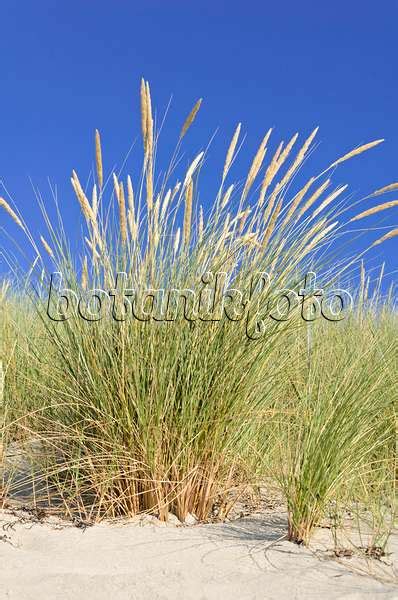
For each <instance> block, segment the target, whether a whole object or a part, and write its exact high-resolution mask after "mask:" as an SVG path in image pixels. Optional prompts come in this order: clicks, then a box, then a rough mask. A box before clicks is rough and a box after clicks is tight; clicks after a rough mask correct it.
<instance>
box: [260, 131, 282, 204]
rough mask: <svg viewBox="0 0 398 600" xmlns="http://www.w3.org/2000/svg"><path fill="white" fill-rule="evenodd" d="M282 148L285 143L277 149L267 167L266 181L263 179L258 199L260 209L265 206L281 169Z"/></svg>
mask: <svg viewBox="0 0 398 600" xmlns="http://www.w3.org/2000/svg"><path fill="white" fill-rule="evenodd" d="M282 148H283V142H281V143H280V144H279V146H278V147H277V149H276V151H275V154H274V156H273V157H272V159H271V162H270V164H269V165H268V167H267V170H266V171H265V175H264V179H263V182H262V184H261V188H260V195H259V198H258V206H259V207H261V206H262V205H263V204H264V199H265V195H266V193H267V190H268V188H269V186H270V185H271V183H272V181H273V179H274V177H275V175H276V174H277V172H278V169H279V167H280V163H279V157H280V154H281V152H282Z"/></svg>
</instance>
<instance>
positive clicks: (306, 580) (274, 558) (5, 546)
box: [0, 511, 398, 600]
mask: <svg viewBox="0 0 398 600" xmlns="http://www.w3.org/2000/svg"><path fill="white" fill-rule="evenodd" d="M285 532H286V518H285V515H283V514H282V513H272V514H269V515H258V516H256V515H254V516H251V517H246V518H244V519H240V520H238V521H234V522H231V523H224V524H217V525H198V526H194V527H175V526H165V525H163V526H160V525H159V524H155V521H154V522H153V524H151V523H149V524H148V523H147V522H145V524H144V525H142V523H141V524H140V523H137V522H121V523H116V524H108V523H107V524H100V525H96V526H93V527H88V528H86V529H81V528H78V527H75V526H72V525H71V524H62V523H61V522H60V521H58V520H57V519H55V518H52V517H51V518H49V519H47V520H46V521H45V522H43V523H32V522H31V521H29V520H28V519H26V520H25V521H24V520H23V519H22V522H21V515H20V514H19V515H18V516H16V515H12V514H10V513H9V512H7V511H3V512H1V513H0V536H1V542H0V564H1V575H0V597H1V598H2V599H3V598H4V599H5V598H11V599H18V600H37V599H40V600H58V599H59V600H61V599H62V600H69V599H70V600H72V599H73V600H79V599H85V600H109V599H112V600H127V599H128V600H133V599H134V600H135V599H137V600H141V599H142V600H157V599H166V598H167V599H169V598H170V599H173V600H179V599H181V600H205V599H209V600H210V599H211V600H213V599H214V600H216V599H217V600H218V599H223V600H235V599H236V600H245V599H247V600H249V599H250V600H251V599H253V600H254V599H262V600H264V599H267V600H268V599H272V600H274V599H275V600H284V599H286V600H288V599H289V600H292V599H303V600H304V599H305V600H310V599H314V600H315V599H316V600H319V599H320V598H322V599H323V598H327V599H329V598H330V599H337V598H344V599H350V600H354V599H358V600H359V599H362V598H369V599H373V598H383V599H384V598H389V599H393V598H398V587H396V586H394V585H393V584H392V583H381V582H380V581H377V580H375V579H372V578H370V577H367V576H362V575H360V574H358V573H353V572H352V567H353V566H354V562H353V560H354V559H345V563H344V564H339V563H338V562H336V561H335V560H329V559H327V560H325V554H322V552H320V551H319V549H320V548H322V547H324V548H325V547H326V546H327V543H326V542H325V540H324V542H325V543H326V546H325V545H324V546H322V543H324V542H322V535H326V533H324V532H321V535H320V536H318V537H319V540H320V542H318V545H317V548H318V554H317V555H315V554H314V550H308V549H305V548H301V547H298V546H295V545H294V544H291V543H289V542H287V541H286V540H284V539H283V536H284V535H285ZM393 544H394V545H396V539H394V540H393ZM322 556H323V560H322V558H321V557H322ZM375 562H376V561H372V563H375ZM390 562H391V557H390ZM362 566H363V565H362ZM376 568H377V569H379V567H378V566H377V567H376ZM379 571H380V569H379ZM380 572H381V571H380ZM386 572H387V571H386ZM390 572H391V570H390Z"/></svg>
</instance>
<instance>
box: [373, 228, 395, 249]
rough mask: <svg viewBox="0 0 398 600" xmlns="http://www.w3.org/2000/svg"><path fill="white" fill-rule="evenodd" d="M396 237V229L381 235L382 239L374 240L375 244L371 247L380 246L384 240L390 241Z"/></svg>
mask: <svg viewBox="0 0 398 600" xmlns="http://www.w3.org/2000/svg"><path fill="white" fill-rule="evenodd" d="M397 235H398V229H392V230H391V231H389V232H388V233H386V234H385V235H383V237H381V238H379V239H378V240H376V241H375V242H373V244H372V247H373V246H378V245H379V244H382V243H383V242H385V241H386V240H390V239H391V238H393V237H396V236H397Z"/></svg>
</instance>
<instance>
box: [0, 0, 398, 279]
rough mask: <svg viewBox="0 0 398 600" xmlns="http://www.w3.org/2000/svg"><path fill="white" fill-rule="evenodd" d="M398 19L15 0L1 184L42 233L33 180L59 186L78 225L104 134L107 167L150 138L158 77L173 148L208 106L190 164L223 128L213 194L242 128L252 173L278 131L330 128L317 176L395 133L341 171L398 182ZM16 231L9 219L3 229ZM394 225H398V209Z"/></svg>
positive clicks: (9, 23) (3, 62) (363, 185)
mask: <svg viewBox="0 0 398 600" xmlns="http://www.w3.org/2000/svg"><path fill="white" fill-rule="evenodd" d="M397 23H398V2H396V1H389V0H386V1H384V2H374V1H361V2H360V1H359V0H353V1H351V2H349V1H347V0H345V1H341V0H335V1H334V2H333V3H327V2H320V1H319V0H318V1H302V2H296V1H292V0H287V1H285V2H279V3H278V2H266V1H265V0H263V1H251V0H246V1H245V2H243V1H239V2H238V1H235V0H229V1H217V0H214V1H212V2H210V1H208V0H201V1H200V2H189V1H184V2H183V1H182V0H180V1H176V0H165V1H163V2H161V1H154V0H145V1H144V0H143V1H141V2H138V1H132V0H130V1H127V0H125V1H122V0H120V1H117V0H113V1H112V2H111V1H108V2H105V1H104V0H96V1H93V0H92V1H91V0H80V1H78V2H76V1H75V0H68V2H60V1H49V0H39V1H37V2H34V1H33V0H31V1H26V0H21V1H19V2H16V1H15V0H12V1H11V0H1V2H0V86H1V87H0V89H1V91H0V178H1V179H2V180H3V181H4V182H5V183H6V185H7V188H8V189H9V191H10V192H11V193H12V195H13V197H14V198H15V200H16V201H17V203H18V205H19V206H20V207H21V208H22V210H23V211H24V212H25V213H26V212H28V214H29V215H31V216H30V222H31V223H32V224H33V226H34V227H35V228H37V229H38V230H40V232H41V231H43V232H44V231H45V228H44V227H43V226H42V224H41V222H40V221H39V220H38V219H37V217H36V216H35V215H34V213H35V211H36V209H35V208H34V205H35V200H34V196H33V192H32V189H31V184H30V182H29V178H32V180H33V182H34V184H35V185H37V186H39V187H40V188H41V189H42V191H43V193H44V196H46V194H47V187H46V185H47V184H46V179H47V177H50V178H51V180H52V181H53V182H55V183H57V184H58V186H59V189H60V191H61V195H62V198H63V200H62V204H63V205H64V209H65V212H66V215H67V216H66V221H67V224H68V225H69V226H70V227H76V223H77V218H78V214H79V211H78V207H77V205H76V202H75V201H74V199H73V196H72V193H71V191H70V185H69V177H70V172H71V169H72V168H76V169H77V170H78V172H79V173H80V174H81V175H82V179H84V177H86V176H87V175H88V173H89V171H90V169H91V166H92V162H93V131H94V129H95V128H96V127H98V128H99V129H100V130H101V133H102V136H103V144H104V161H105V168H106V169H111V168H112V167H113V166H114V165H115V164H119V165H120V164H121V162H122V159H123V158H124V156H125V155H126V152H127V151H128V149H129V147H130V145H131V143H132V141H133V140H134V138H135V137H136V136H137V135H138V133H139V124H140V121H139V118H140V117H139V103H138V90H139V81H140V78H141V76H144V77H145V78H146V79H148V80H149V81H150V83H151V88H152V95H153V100H154V104H156V106H157V108H158V109H159V112H160V113H161V112H162V111H163V110H164V109H165V107H166V105H167V103H168V101H169V99H170V96H171V95H173V100H172V107H171V110H170V112H169V116H168V119H167V126H166V127H165V131H164V135H163V139H164V142H165V144H166V146H167V143H168V141H169V139H170V138H169V132H172V131H174V130H175V133H177V131H178V130H179V128H180V126H181V121H182V120H183V119H184V117H185V115H186V114H187V113H188V112H189V110H190V108H191V107H192V105H193V103H194V102H195V100H196V99H197V98H199V97H203V99H204V102H203V105H202V108H201V112H200V116H199V117H198V121H197V123H196V124H195V127H194V128H193V130H192V132H190V138H189V141H188V150H187V152H188V154H187V156H188V157H189V155H190V151H191V150H192V152H193V151H194V148H195V149H196V148H198V149H201V148H202V147H203V146H204V145H206V143H207V141H208V140H209V138H210V136H211V135H212V133H213V132H214V131H215V130H216V129H217V128H218V133H217V137H216V140H215V142H214V144H213V145H212V148H211V150H210V154H209V164H208V168H207V170H208V174H207V176H206V177H207V179H206V180H205V184H204V185H209V188H210V187H211V185H210V184H211V181H210V180H211V177H212V171H211V169H213V172H214V173H215V174H216V176H217V178H218V176H219V170H220V168H221V166H222V154H221V153H222V152H224V151H225V148H226V147H227V145H228V143H229V139H230V136H231V134H232V132H233V129H234V127H235V126H236V123H237V122H238V121H242V123H243V125H244V127H245V131H246V132H247V138H246V142H245V146H244V149H243V158H242V161H244V160H246V162H247V163H249V161H250V159H251V158H252V154H253V152H254V150H255V147H256V145H258V143H259V141H260V139H261V137H262V135H263V134H264V132H265V131H266V129H268V127H269V126H274V127H275V142H276V140H277V138H278V139H285V140H286V139H287V138H288V136H291V135H292V134H293V133H295V131H300V132H302V134H303V136H304V135H305V134H308V133H309V131H310V130H311V129H312V128H313V127H314V126H316V125H320V134H319V142H320V145H319V148H318V149H317V152H316V155H315V154H314V155H313V157H312V158H311V161H310V163H309V164H308V165H307V166H306V167H305V168H306V173H307V174H308V175H311V174H312V170H313V171H317V170H318V168H320V167H323V166H326V165H327V164H329V162H330V161H331V160H332V159H334V158H336V157H337V156H338V155H341V154H342V153H344V152H345V151H348V150H350V149H351V148H352V147H354V146H357V145H359V144H361V143H365V142H367V141H370V140H373V139H376V138H379V137H384V138H386V142H385V144H383V145H382V146H380V147H378V148H377V149H375V150H373V151H371V152H369V154H367V155H364V156H362V157H361V158H359V160H357V161H351V162H349V163H347V164H346V165H345V166H344V167H342V168H341V169H339V170H338V172H337V173H336V174H335V182H336V183H339V182H348V183H349V184H350V187H351V189H352V190H354V191H357V192H358V194H365V193H367V192H369V191H372V190H373V189H376V188H377V187H381V186H383V185H384V184H387V183H391V182H394V181H398V121H397V118H396V114H397V107H398V77H397V73H398V68H397V67H398V43H397ZM172 143H173V144H174V141H173V142H172ZM190 144H191V146H190ZM140 150H141V148H138V147H137V148H136V150H134V151H136V152H138V151H140ZM245 157H246V158H245ZM191 158H192V156H191ZM209 169H210V171H209ZM217 169H218V171H217ZM217 181H218V179H217ZM206 182H207V183H206ZM389 199H391V200H393V199H395V196H394V195H390V196H389ZM367 207H368V204H366V208H367ZM5 221H6V216H5V215H4V214H3V213H1V214H0V227H2V226H4V224H5ZM369 224H374V225H375V224H376V223H375V222H374V221H372V222H370V223H369ZM387 224H388V225H391V226H398V210H397V209H395V212H394V210H393V211H391V213H390V214H389V216H388V218H387V220H386V221H385V222H384V223H383V225H384V226H385V225H387ZM0 235H1V236H2V237H3V234H2V233H1V232H0ZM378 235H379V234H378V233H377V232H376V233H374V237H375V238H376V237H378ZM397 251H398V237H397V238H395V239H393V240H391V241H390V242H388V243H387V244H386V245H385V246H382V247H380V246H379V250H378V254H377V256H375V257H374V259H373V260H372V261H370V263H369V264H370V266H372V265H375V264H377V263H380V262H381V261H382V259H383V258H385V259H386V260H387V266H388V269H389V271H394V270H395V269H397V266H398V265H397V263H398V260H397V254H398V252H397ZM0 269H1V266H0ZM392 277H393V278H395V279H396V273H395V274H394V275H392Z"/></svg>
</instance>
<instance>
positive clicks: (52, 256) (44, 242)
mask: <svg viewBox="0 0 398 600" xmlns="http://www.w3.org/2000/svg"><path fill="white" fill-rule="evenodd" d="M40 241H41V243H42V244H43V247H44V249H45V251H46V252H47V254H48V255H49V256H51V258H54V252H53V251H52V249H51V246H50V245H49V244H48V243H47V242H46V240H45V239H44V237H43V236H42V235H41V236H40Z"/></svg>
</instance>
